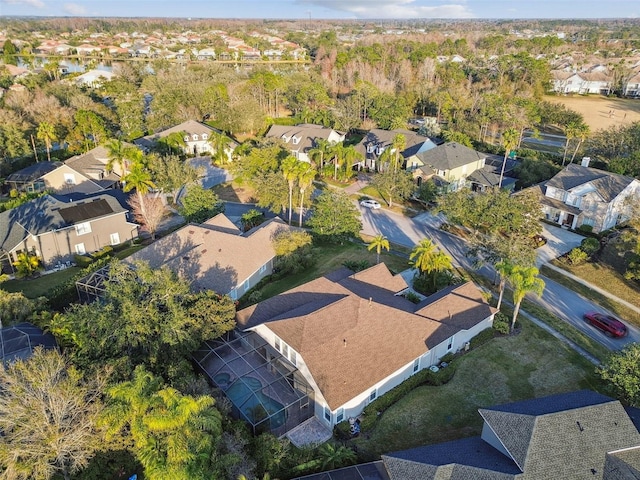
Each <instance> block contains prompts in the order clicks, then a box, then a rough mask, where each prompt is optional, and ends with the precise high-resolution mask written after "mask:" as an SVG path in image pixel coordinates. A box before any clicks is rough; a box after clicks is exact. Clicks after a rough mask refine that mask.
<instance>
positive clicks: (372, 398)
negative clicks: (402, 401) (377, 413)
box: [369, 388, 378, 402]
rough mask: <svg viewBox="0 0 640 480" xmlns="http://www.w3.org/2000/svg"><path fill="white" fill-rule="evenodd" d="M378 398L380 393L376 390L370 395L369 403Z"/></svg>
mask: <svg viewBox="0 0 640 480" xmlns="http://www.w3.org/2000/svg"><path fill="white" fill-rule="evenodd" d="M377 396H378V391H377V390H376V389H375V388H374V389H373V390H371V393H370V394H369V401H370V402H373V401H374V400H375V399H376V397H377Z"/></svg>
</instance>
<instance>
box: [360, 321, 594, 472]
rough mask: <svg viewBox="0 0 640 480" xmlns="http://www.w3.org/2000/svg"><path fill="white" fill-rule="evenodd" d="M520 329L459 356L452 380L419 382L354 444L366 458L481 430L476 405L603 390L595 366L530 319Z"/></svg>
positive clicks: (456, 437)
mask: <svg viewBox="0 0 640 480" xmlns="http://www.w3.org/2000/svg"><path fill="white" fill-rule="evenodd" d="M520 323H521V325H522V329H521V331H520V332H519V333H518V334H517V335H510V336H506V337H500V338H496V339H493V340H491V341H490V342H488V343H486V344H484V345H482V346H480V347H477V348H476V349H473V350H471V351H470V352H468V353H467V354H465V355H463V356H462V357H461V358H459V359H457V360H456V362H457V371H456V373H455V375H454V377H453V379H452V380H451V381H450V382H449V383H447V384H445V385H443V386H439V387H433V386H422V387H418V388H416V389H415V390H413V391H412V392H410V393H409V394H408V395H406V396H405V397H404V398H402V399H401V400H400V401H399V402H398V403H396V404H395V405H393V406H392V407H390V408H389V409H388V410H386V411H385V412H384V413H383V414H382V416H381V417H380V419H379V421H378V423H377V426H376V427H375V429H374V430H373V431H371V432H362V434H361V435H360V437H359V438H357V439H354V440H352V441H350V442H349V443H353V444H354V445H355V446H356V447H357V449H358V452H359V454H360V456H361V459H362V460H367V459H369V460H373V459H376V458H379V455H380V454H382V453H385V452H391V451H396V450H402V449H406V448H411V447H416V446H419V445H425V444H433V443H439V442H446V441H449V440H454V439H458V438H462V437H467V436H473V435H479V434H480V432H481V429H482V418H481V417H480V415H479V414H478V408H483V407H489V406H492V405H497V404H502V403H507V402H513V401H518V400H524V399H528V398H534V397H540V396H544V395H551V394H554V393H562V392H568V391H572V390H579V389H584V388H589V389H594V390H599V389H601V383H600V382H599V379H598V378H597V377H596V375H595V371H594V366H593V365H592V364H591V363H589V362H588V361H587V360H586V359H584V358H583V357H581V356H580V355H579V354H577V353H576V352H575V351H573V350H571V349H570V348H569V347H567V346H566V345H565V344H563V343H561V342H560V341H558V340H557V339H555V338H554V337H552V336H551V335H549V334H548V333H546V332H545V331H543V330H542V329H540V328H538V327H537V326H535V325H534V324H532V323H531V322H529V321H528V320H526V319H522V318H521V319H520Z"/></svg>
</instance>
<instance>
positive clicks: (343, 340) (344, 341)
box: [342, 338, 347, 348]
mask: <svg viewBox="0 0 640 480" xmlns="http://www.w3.org/2000/svg"><path fill="white" fill-rule="evenodd" d="M342 343H343V344H344V348H347V339H346V338H343V339H342Z"/></svg>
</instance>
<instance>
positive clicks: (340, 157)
mask: <svg viewBox="0 0 640 480" xmlns="http://www.w3.org/2000/svg"><path fill="white" fill-rule="evenodd" d="M344 151H345V146H344V142H339V143H336V144H335V145H334V146H333V147H332V148H331V153H332V155H333V179H334V180H337V179H338V169H339V168H340V167H341V166H342V162H343V161H344Z"/></svg>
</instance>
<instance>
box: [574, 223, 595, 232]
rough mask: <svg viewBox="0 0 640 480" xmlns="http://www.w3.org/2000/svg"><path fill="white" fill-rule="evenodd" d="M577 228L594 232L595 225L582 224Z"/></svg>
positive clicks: (581, 230)
mask: <svg viewBox="0 0 640 480" xmlns="http://www.w3.org/2000/svg"><path fill="white" fill-rule="evenodd" d="M577 230H578V231H580V232H584V233H591V232H593V226H592V225H585V224H582V225H580V226H579V227H578V228H577Z"/></svg>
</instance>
